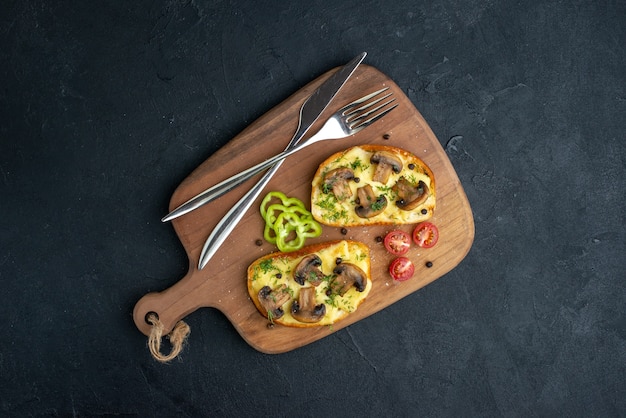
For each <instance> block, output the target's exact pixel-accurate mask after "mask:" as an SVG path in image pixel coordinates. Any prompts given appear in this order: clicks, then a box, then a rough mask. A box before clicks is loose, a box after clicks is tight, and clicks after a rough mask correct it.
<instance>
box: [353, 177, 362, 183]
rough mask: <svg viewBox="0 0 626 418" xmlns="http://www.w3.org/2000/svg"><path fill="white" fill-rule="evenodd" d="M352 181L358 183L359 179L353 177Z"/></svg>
mask: <svg viewBox="0 0 626 418" xmlns="http://www.w3.org/2000/svg"><path fill="white" fill-rule="evenodd" d="M352 181H354V182H355V183H360V182H361V179H360V178H359V177H355V178H353V179H352Z"/></svg>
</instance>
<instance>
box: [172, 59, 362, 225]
mask: <svg viewBox="0 0 626 418" xmlns="http://www.w3.org/2000/svg"><path fill="white" fill-rule="evenodd" d="M366 55H367V53H366V52H363V53H361V54H359V55H358V56H356V57H355V58H354V59H352V61H350V62H349V63H347V64H346V65H344V66H343V67H342V68H340V69H339V70H337V71H336V72H335V73H334V74H333V75H331V76H330V77H329V78H328V80H326V81H325V82H324V83H322V85H321V86H319V87H318V88H317V90H315V92H313V94H311V96H309V98H308V99H307V100H306V101H305V102H304V104H303V105H302V107H301V108H300V114H299V119H298V128H297V130H296V133H295V135H294V136H293V138H292V139H291V141H290V143H289V145H288V146H287V148H286V149H285V150H287V149H289V148H290V147H291V145H292V144H293V145H295V144H296V143H297V142H298V141H300V139H301V138H302V137H303V136H304V135H305V134H306V132H307V131H308V130H309V128H310V127H311V126H312V125H313V124H314V123H315V121H316V120H317V118H318V117H319V116H320V115H321V114H322V112H323V111H324V110H325V109H326V107H327V106H328V104H329V103H330V102H331V100H332V99H333V98H334V97H335V94H337V92H338V91H339V89H340V88H341V87H342V86H343V84H344V83H345V81H346V80H347V79H348V78H349V77H350V76H351V75H352V73H353V72H354V70H355V69H356V68H357V67H358V66H359V64H360V63H361V62H362V61H363V60H364V59H365V56H366ZM244 181H246V179H245V178H242V179H239V180H236V181H232V180H229V179H226V180H224V181H222V182H220V183H218V184H216V185H214V186H211V187H209V188H208V189H206V190H205V191H203V192H201V193H199V194H198V195H196V196H194V197H192V198H191V199H189V200H188V201H186V202H185V203H183V204H182V205H180V206H178V207H177V208H176V209H174V210H172V211H171V212H170V213H168V214H167V215H166V216H164V217H163V218H162V219H161V222H168V221H171V220H172V219H175V218H178V217H179V216H182V215H184V214H186V213H189V212H191V211H193V210H195V209H197V208H199V207H201V206H202V205H205V204H207V203H209V202H211V201H213V200H215V199H217V198H218V197H220V196H222V195H223V194H225V193H227V192H229V191H230V190H232V189H234V188H235V187H237V186H239V185H240V184H241V183H243V182H244Z"/></svg>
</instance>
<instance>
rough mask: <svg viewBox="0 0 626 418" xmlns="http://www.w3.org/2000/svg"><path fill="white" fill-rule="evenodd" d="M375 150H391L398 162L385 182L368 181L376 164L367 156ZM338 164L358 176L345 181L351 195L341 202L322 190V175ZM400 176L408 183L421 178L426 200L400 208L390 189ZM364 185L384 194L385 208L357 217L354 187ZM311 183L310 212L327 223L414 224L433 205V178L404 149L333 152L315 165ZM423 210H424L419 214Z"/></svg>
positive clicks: (361, 148) (428, 213)
mask: <svg viewBox="0 0 626 418" xmlns="http://www.w3.org/2000/svg"><path fill="white" fill-rule="evenodd" d="M377 150H387V151H390V152H393V153H394V154H395V155H396V156H397V157H398V158H399V159H400V160H401V161H402V171H400V172H399V173H393V172H392V173H391V175H390V176H389V179H388V180H387V182H386V183H385V184H383V183H379V182H375V181H373V180H372V178H373V176H374V173H375V171H376V165H375V164H373V163H370V158H371V156H372V154H373V153H374V152H376V151H377ZM411 164H412V165H413V166H414V168H413V169H411V168H409V165H411ZM340 167H348V168H351V169H352V170H353V172H354V176H355V177H358V178H359V182H358V183H357V182H355V181H349V182H348V186H349V187H350V190H351V191H352V198H349V199H345V200H343V201H339V200H338V199H336V198H335V196H334V195H333V194H332V192H326V193H325V192H324V190H323V184H324V176H325V174H326V173H328V172H329V171H331V170H334V169H336V168H340ZM400 177H405V178H406V179H407V180H409V181H410V182H411V183H412V184H417V183H418V182H419V181H420V180H421V181H423V182H424V183H425V184H426V185H427V186H428V188H429V197H428V199H427V200H426V201H425V202H424V203H423V204H421V205H420V206H418V207H417V208H415V209H413V210H410V211H407V210H402V209H400V208H399V207H398V206H397V205H396V203H395V200H396V198H395V194H394V192H393V191H392V190H391V188H392V187H393V185H395V184H396V182H397V181H398V179H400ZM366 184H370V185H371V186H372V189H373V190H374V193H375V194H376V195H377V196H378V195H380V194H384V195H385V197H386V198H387V207H386V208H385V210H384V211H383V212H382V213H380V214H378V215H376V216H374V217H372V218H361V217H359V216H358V215H357V214H356V212H355V208H356V206H357V205H356V203H355V198H356V196H357V189H358V188H360V187H363V186H364V185H366ZM311 185H312V189H311V213H312V214H313V217H314V218H315V219H316V220H317V221H318V222H320V223H323V224H325V225H330V226H358V225H372V224H409V223H418V222H422V221H425V220H426V219H429V218H430V217H432V213H433V210H434V207H435V180H434V177H433V174H432V172H431V171H430V169H429V168H428V167H427V166H426V164H424V162H423V161H422V160H420V159H419V158H418V157H416V156H414V155H412V154H411V153H409V152H408V151H405V150H403V149H400V148H393V147H389V146H376V145H362V146H357V147H352V148H349V149H347V150H345V151H343V152H339V153H337V154H333V155H332V156H330V157H329V158H328V159H327V160H326V161H324V162H323V163H322V164H321V165H320V166H319V168H318V170H317V172H316V174H315V177H314V179H313V182H312V184H311ZM424 210H425V211H426V213H423V211H424Z"/></svg>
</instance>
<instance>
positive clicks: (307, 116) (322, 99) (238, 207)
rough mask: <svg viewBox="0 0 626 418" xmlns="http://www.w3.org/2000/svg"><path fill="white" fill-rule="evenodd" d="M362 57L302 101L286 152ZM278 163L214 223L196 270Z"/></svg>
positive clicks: (233, 225)
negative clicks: (294, 130) (294, 129)
mask: <svg viewBox="0 0 626 418" xmlns="http://www.w3.org/2000/svg"><path fill="white" fill-rule="evenodd" d="M366 55H367V53H366V52H363V53H361V54H360V55H358V56H357V57H355V58H354V59H353V60H352V61H350V62H349V63H347V64H346V65H344V66H343V67H342V68H340V69H339V70H337V71H336V72H335V73H334V74H333V75H331V76H330V77H329V78H328V79H327V80H326V81H324V83H322V85H321V86H319V87H318V89H317V90H315V92H314V93H313V94H312V95H311V96H310V97H309V98H308V99H307V100H306V101H305V102H304V104H303V105H302V108H301V109H300V122H299V125H298V129H297V131H296V133H295V135H294V136H293V138H292V139H291V141H289V144H288V145H287V148H286V149H285V150H289V149H291V148H292V147H294V146H295V145H297V143H298V141H300V139H302V137H303V136H304V134H305V133H306V132H307V131H308V129H309V128H310V127H311V126H312V125H313V123H315V121H316V120H317V118H319V116H320V115H321V114H322V113H323V112H324V110H325V109H326V107H328V105H329V104H330V102H331V101H332V100H333V99H334V98H335V96H336V95H337V93H338V92H339V90H340V89H341V88H342V87H343V85H344V84H345V83H346V81H348V79H349V78H350V76H351V75H352V74H353V73H354V70H356V68H357V67H358V66H359V64H360V63H361V62H362V61H363V59H365V56H366ZM282 162H283V161H282V160H281V161H279V162H277V163H276V164H274V166H273V167H272V168H270V169H269V171H267V172H266V173H265V174H264V175H263V177H262V178H261V179H260V180H259V182H258V183H257V184H255V185H254V187H252V189H250V190H249V191H248V192H247V193H246V194H245V195H244V196H243V197H242V198H241V199H240V200H239V201H238V202H237V203H236V204H235V205H234V206H233V207H232V208H231V209H230V210H229V211H228V213H226V215H224V217H223V218H222V220H220V221H219V222H218V224H217V225H216V226H215V228H214V229H213V231H212V232H211V235H209V238H208V239H207V240H206V242H205V243H204V247H203V248H202V252H201V254H200V260H199V262H198V270H202V269H203V268H204V267H205V266H206V265H207V263H208V262H209V260H210V259H211V257H213V255H215V253H216V252H217V250H218V248H219V247H220V245H222V243H223V242H224V241H225V240H226V238H227V237H228V235H230V233H231V232H232V231H233V229H235V227H236V226H237V224H238V223H239V221H240V220H241V218H242V217H243V215H244V214H245V213H246V211H247V210H248V208H249V207H250V205H252V202H254V201H255V200H256V198H257V197H258V195H259V194H260V193H261V191H262V190H263V188H265V186H266V185H267V183H268V182H269V181H270V179H271V178H272V176H273V175H274V174H275V173H276V171H278V168H279V167H280V165H281V164H282ZM192 200H193V199H192ZM204 203H206V202H204ZM192 210H193V209H192Z"/></svg>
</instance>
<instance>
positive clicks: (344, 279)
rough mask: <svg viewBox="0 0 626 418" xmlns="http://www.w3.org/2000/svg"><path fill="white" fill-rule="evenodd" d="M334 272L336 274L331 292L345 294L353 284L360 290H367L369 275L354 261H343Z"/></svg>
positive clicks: (331, 283) (331, 285) (331, 284)
mask: <svg viewBox="0 0 626 418" xmlns="http://www.w3.org/2000/svg"><path fill="white" fill-rule="evenodd" d="M333 273H335V274H336V276H335V277H334V278H333V280H332V282H330V290H331V293H337V294H339V295H340V296H343V295H344V294H345V293H346V292H347V291H348V290H350V288H351V287H352V286H354V287H355V288H356V290H358V291H359V292H362V291H364V290H365V286H366V285H367V275H366V274H365V272H364V271H363V270H361V268H360V267H359V266H357V265H355V264H352V263H341V264H339V265H337V267H335V269H334V270H333Z"/></svg>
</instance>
